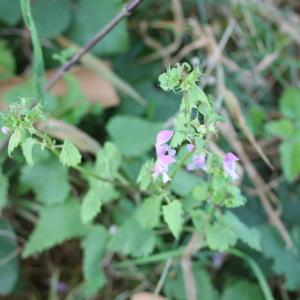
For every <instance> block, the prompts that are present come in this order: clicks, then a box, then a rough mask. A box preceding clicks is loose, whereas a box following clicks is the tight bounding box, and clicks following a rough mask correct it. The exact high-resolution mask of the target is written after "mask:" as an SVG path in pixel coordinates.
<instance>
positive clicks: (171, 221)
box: [162, 200, 183, 239]
mask: <svg viewBox="0 0 300 300" xmlns="http://www.w3.org/2000/svg"><path fill="white" fill-rule="evenodd" d="M162 210H163V216H164V220H165V222H166V223H167V225H168V227H169V229H170V230H171V232H172V233H173V235H174V237H175V238H176V239H178V238H179V235H180V233H181V230H182V225H183V216H182V214H183V211H182V205H181V203H180V202H179V201H178V200H173V201H172V202H171V203H169V204H167V205H164V206H163V208H162Z"/></svg>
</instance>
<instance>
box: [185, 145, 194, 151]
mask: <svg viewBox="0 0 300 300" xmlns="http://www.w3.org/2000/svg"><path fill="white" fill-rule="evenodd" d="M186 147H187V150H188V151H189V152H192V151H193V150H194V148H195V145H194V144H187V145H186Z"/></svg>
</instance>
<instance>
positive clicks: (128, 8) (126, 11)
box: [27, 0, 142, 91]
mask: <svg viewBox="0 0 300 300" xmlns="http://www.w3.org/2000/svg"><path fill="white" fill-rule="evenodd" d="M27 1H28V0H27ZM141 2H142V0H131V1H130V2H129V3H128V4H126V5H125V6H124V7H123V9H122V10H121V11H120V12H119V13H118V14H116V15H115V16H114V17H113V18H112V19H111V20H110V21H109V22H108V23H107V24H106V25H105V26H104V27H103V28H101V30H100V31H99V32H98V33H96V35H95V36H94V37H93V38H92V39H91V40H90V41H88V42H87V43H86V44H85V45H84V46H83V47H82V48H80V49H79V50H78V52H76V53H75V54H74V55H73V56H72V57H71V59H70V60H69V61H67V62H66V63H65V64H63V65H62V66H61V67H60V68H59V69H58V70H57V72H55V73H54V75H53V76H52V77H51V78H50V80H49V81H48V83H47V85H46V90H47V91H48V90H50V89H51V88H52V87H53V86H54V85H55V84H56V83H57V82H58V81H59V79H60V78H61V77H62V76H63V75H64V73H65V72H66V71H68V70H69V69H70V68H71V67H72V66H73V65H74V64H75V63H76V62H78V61H79V60H80V58H81V57H82V56H83V55H84V54H86V53H87V52H88V51H89V50H91V49H92V48H93V47H94V46H95V45H97V44H98V43H99V42H100V41H101V40H102V39H103V38H104V37H105V36H106V35H107V34H108V33H109V32H110V31H111V30H112V29H113V28H114V27H115V26H116V25H117V24H119V22H120V21H121V20H122V19H124V18H125V17H127V16H129V15H130V14H131V13H132V12H133V11H134V9H135V8H136V7H137V6H138V5H139V4H140V3H141Z"/></svg>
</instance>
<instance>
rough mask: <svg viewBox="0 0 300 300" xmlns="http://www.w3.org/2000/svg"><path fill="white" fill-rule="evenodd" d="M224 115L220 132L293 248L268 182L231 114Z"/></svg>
mask: <svg viewBox="0 0 300 300" xmlns="http://www.w3.org/2000/svg"><path fill="white" fill-rule="evenodd" d="M223 115H224V116H225V117H226V120H227V122H226V123H225V122H224V123H222V126H219V130H220V132H221V133H222V135H223V136H224V138H225V139H226V140H227V141H228V142H229V144H230V145H231V146H232V148H233V149H234V151H235V152H236V153H237V155H238V156H239V158H240V159H241V161H242V163H243V165H244V168H245V171H246V173H247V175H248V176H249V178H250V179H251V181H252V182H253V184H254V186H255V189H256V190H257V192H258V196H259V198H260V200H261V202H262V205H263V207H264V209H265V211H266V214H267V216H268V219H269V222H270V223H271V224H272V225H273V226H274V227H275V228H276V229H277V230H278V232H279V234H280V235H281V237H282V239H283V240H284V241H285V243H286V246H287V248H289V249H290V248H292V246H293V241H292V239H291V237H290V235H289V233H288V230H287V229H286V227H285V225H284V224H283V222H282V221H281V220H280V216H279V212H278V211H277V210H275V209H274V208H273V207H272V205H271V204H270V201H269V199H268V197H267V195H266V194H265V192H264V188H263V187H264V186H265V184H266V183H265V182H264V180H263V179H262V177H261V176H260V175H259V173H258V172H257V170H256V169H255V167H254V166H253V165H252V163H251V160H250V159H249V157H248V155H247V153H246V151H245V150H244V147H243V145H242V143H241V142H240V141H239V139H238V136H237V133H236V131H235V128H234V127H233V125H232V123H231V121H230V117H229V115H228V114H227V113H226V112H225V111H223Z"/></svg>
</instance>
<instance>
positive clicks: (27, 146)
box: [22, 138, 35, 166]
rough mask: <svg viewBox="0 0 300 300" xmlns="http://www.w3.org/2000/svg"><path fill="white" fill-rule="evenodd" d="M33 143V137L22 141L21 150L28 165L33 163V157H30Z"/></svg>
mask: <svg viewBox="0 0 300 300" xmlns="http://www.w3.org/2000/svg"><path fill="white" fill-rule="evenodd" d="M34 145H35V140H34V139H33V138H27V139H26V140H25V142H24V143H22V151H23V155H24V157H25V160H26V162H27V164H28V165H30V166H32V165H33V158H32V150H33V146H34Z"/></svg>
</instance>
